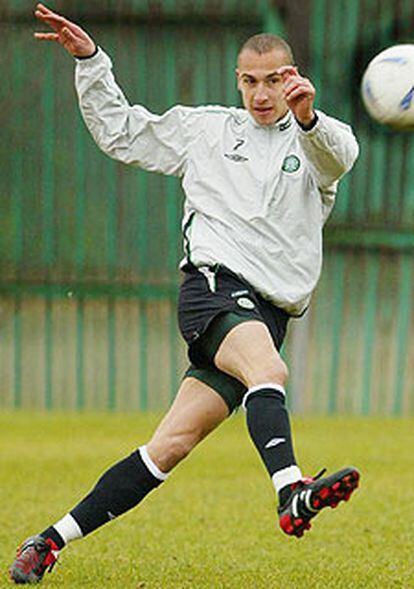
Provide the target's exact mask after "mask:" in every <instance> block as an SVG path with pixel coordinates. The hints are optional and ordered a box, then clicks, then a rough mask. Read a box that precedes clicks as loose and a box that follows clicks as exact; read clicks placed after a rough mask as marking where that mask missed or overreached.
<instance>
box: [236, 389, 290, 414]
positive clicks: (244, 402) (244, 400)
mask: <svg viewBox="0 0 414 589" xmlns="http://www.w3.org/2000/svg"><path fill="white" fill-rule="evenodd" d="M261 389H273V390H274V391H279V393H282V395H283V396H284V397H286V391H285V389H284V387H282V385H281V384H276V383H274V382H265V383H263V384H258V385H255V386H254V387H251V388H250V389H249V390H248V391H247V393H246V394H245V395H244V397H243V401H242V407H243V409H244V410H245V411H246V401H247V397H248V396H249V395H251V394H252V393H256V392H257V391H260V390H261Z"/></svg>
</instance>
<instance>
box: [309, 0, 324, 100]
mask: <svg viewBox="0 0 414 589" xmlns="http://www.w3.org/2000/svg"><path fill="white" fill-rule="evenodd" d="M325 1H326V0H313V2H312V11H311V22H310V36H311V37H310V47H311V50H310V51H311V56H312V57H311V61H312V79H313V81H314V83H315V87H316V90H317V102H318V104H320V103H321V101H322V98H323V93H322V92H323V82H324V79H323V71H324V63H325V58H324V55H325V29H326V24H325V23H326V7H325ZM321 15H323V16H321Z"/></svg>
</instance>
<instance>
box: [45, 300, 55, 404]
mask: <svg viewBox="0 0 414 589" xmlns="http://www.w3.org/2000/svg"><path fill="white" fill-rule="evenodd" d="M52 366H53V298H52V296H47V298H46V307H45V407H46V409H47V410H50V409H53V374H52Z"/></svg>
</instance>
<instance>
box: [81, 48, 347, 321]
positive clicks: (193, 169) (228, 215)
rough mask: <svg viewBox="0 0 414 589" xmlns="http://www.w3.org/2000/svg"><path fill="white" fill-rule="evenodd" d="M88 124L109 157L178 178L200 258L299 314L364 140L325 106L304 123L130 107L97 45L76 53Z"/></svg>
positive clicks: (187, 235) (191, 247)
mask: <svg viewBox="0 0 414 589" xmlns="http://www.w3.org/2000/svg"><path fill="white" fill-rule="evenodd" d="M75 78H76V89H77V93H78V96H79V103H80V108H81V112H82V115H83V118H84V120H85V123H86V125H87V127H88V129H89V131H90V132H91V134H92V136H93V138H94V139H95V141H96V143H97V144H98V146H99V147H100V148H101V149H102V150H103V151H104V152H105V153H106V154H108V155H109V156H110V157H112V158H114V159H116V160H118V161H121V162H124V163H125V164H133V165H136V166H139V167H140V168H143V169H144V170H148V171H152V172H160V173H162V174H171V175H175V176H178V177H180V178H181V181H182V186H183V189H184V193H185V196H186V198H185V204H184V218H183V231H184V247H185V255H186V259H187V260H190V261H191V262H192V263H193V264H195V265H196V266H203V265H214V264H217V263H219V264H224V265H225V266H227V267H228V268H230V269H231V270H232V271H233V272H235V273H237V274H239V275H241V276H242V277H243V278H244V279H245V280H247V281H248V282H249V283H250V284H251V285H252V286H253V287H254V288H255V289H256V290H257V291H258V292H259V293H260V294H262V296H264V297H265V298H267V299H269V300H270V301H271V302H272V303H274V304H275V305H277V306H278V307H281V308H283V309H285V310H286V311H287V312H288V313H290V314H292V315H299V314H300V313H301V312H302V311H303V310H304V309H305V308H306V306H307V305H308V303H309V299H310V295H311V293H312V291H313V290H314V288H315V286H316V284H317V281H318V278H319V275H320V271H321V264H322V227H323V224H324V222H325V220H326V219H327V217H328V215H329V213H330V211H331V209H332V207H333V204H334V201H335V194H336V187H337V181H338V179H339V178H340V177H341V176H342V175H343V174H345V173H346V172H347V171H348V170H349V169H350V168H351V167H352V165H353V163H354V161H355V159H356V158H357V155H358V144H357V141H356V139H355V137H354V135H353V134H352V131H351V129H350V127H349V126H347V125H345V124H344V123H342V122H340V121H338V120H336V119H333V118H331V117H328V116H327V115H325V114H324V113H322V112H320V111H318V112H317V114H318V122H317V124H316V125H315V127H313V129H312V130H310V131H303V130H302V129H301V128H300V126H299V125H298V124H297V122H296V121H295V119H294V117H293V116H292V114H291V113H288V114H287V115H286V116H285V117H284V118H283V119H282V120H280V121H278V122H277V123H276V124H274V125H272V126H266V127H265V126H260V125H259V124H257V123H256V122H255V121H254V119H253V117H252V116H251V115H250V114H249V113H248V112H247V111H246V110H245V109H240V108H225V107H221V106H202V107H197V108H190V107H185V106H175V107H173V108H172V109H171V110H168V111H167V112H166V113H165V114H163V115H160V116H159V115H155V114H153V113H151V112H149V111H148V110H147V109H146V108H144V107H143V106H131V105H130V104H129V103H128V102H127V100H126V98H125V97H124V94H123V93H122V91H121V89H120V88H119V86H118V85H117V84H116V82H115V79H114V76H113V74H112V64H111V60H110V59H109V57H108V56H107V55H106V54H105V53H104V52H103V51H102V49H99V51H98V53H97V54H96V55H95V56H94V57H92V58H90V59H86V60H77V64H76V76H75Z"/></svg>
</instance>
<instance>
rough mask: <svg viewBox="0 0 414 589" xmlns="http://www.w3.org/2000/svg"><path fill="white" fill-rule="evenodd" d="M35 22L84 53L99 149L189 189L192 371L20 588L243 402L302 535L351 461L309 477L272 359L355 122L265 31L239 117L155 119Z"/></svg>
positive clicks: (186, 289)
mask: <svg viewBox="0 0 414 589" xmlns="http://www.w3.org/2000/svg"><path fill="white" fill-rule="evenodd" d="M35 14H36V17H37V18H38V19H39V20H40V21H41V22H42V23H44V24H47V25H49V26H50V27H51V28H52V29H53V30H52V32H47V33H36V34H35V36H36V38H37V39H40V40H46V41H55V42H57V43H59V44H60V45H62V46H63V47H64V48H65V49H66V50H67V51H68V52H69V53H70V54H71V55H72V56H73V57H74V58H75V60H76V90H77V93H78V97H79V104H80V109H81V111H82V115H83V118H84V120H85V123H86V125H87V127H88V129H89V131H90V132H91V134H92V136H93V138H94V140H95V141H96V143H97V144H98V146H99V147H100V148H101V149H102V150H103V151H104V152H105V153H106V154H108V155H109V156H110V157H112V158H114V159H116V160H118V161H121V162H124V163H126V164H131V165H135V166H139V167H140V168H143V169H145V170H150V171H153V172H160V173H163V174H172V175H175V176H178V177H180V178H181V180H182V185H183V188H184V192H185V196H186V199H185V211H184V219H183V224H182V227H183V237H184V249H185V258H184V260H183V262H182V264H181V270H182V272H183V276H184V278H183V282H182V286H181V290H180V297H179V325H180V330H181V332H182V335H183V337H184V338H185V340H186V342H187V344H188V352H189V358H190V361H191V365H190V367H189V369H188V371H187V372H186V375H185V377H184V379H183V381H182V384H181V386H180V389H179V391H178V393H177V396H176V399H175V401H174V403H173V404H172V407H171V408H170V410H169V411H168V413H167V414H166V416H165V417H164V419H163V420H162V422H161V424H160V425H159V426H158V428H157V429H156V431H155V433H154V434H153V436H152V438H151V439H150V440H149V441H148V442H147V443H146V444H144V445H142V446H140V447H139V448H138V449H136V450H134V451H133V452H132V453H131V454H130V455H129V456H128V457H126V458H124V459H123V460H121V461H120V462H118V463H117V464H115V465H114V466H112V467H111V468H110V469H109V470H108V471H107V472H105V473H104V474H103V475H102V476H101V478H100V479H99V480H98V482H97V483H96V486H95V487H94V488H93V489H92V490H91V491H90V493H89V494H88V495H87V496H86V497H85V498H84V499H83V500H82V501H81V502H80V503H79V504H78V505H76V506H75V507H74V508H73V509H72V510H71V511H70V512H69V513H68V514H66V515H65V516H64V517H63V518H62V519H60V520H59V521H57V522H56V523H54V524H53V525H51V526H50V527H48V528H46V529H45V530H44V531H42V532H41V533H40V534H38V535H35V536H33V537H31V538H29V539H28V540H26V541H25V542H24V543H23V544H22V545H21V547H20V548H19V549H18V553H17V557H16V560H15V561H14V563H13V565H12V567H11V569H10V574H11V577H12V579H13V580H14V581H15V582H16V583H30V582H36V581H39V580H41V578H42V577H43V574H44V572H45V571H46V570H47V569H48V568H49V569H51V568H52V567H53V565H54V563H55V562H56V558H57V555H58V553H59V551H60V550H62V549H63V547H64V546H65V545H66V544H68V543H69V542H71V541H73V540H75V539H77V538H82V537H83V536H86V535H88V534H90V533H91V532H93V531H94V530H96V529H97V528H99V527H100V526H102V525H103V524H105V523H107V522H108V521H110V520H112V519H114V518H116V517H118V516H119V515H121V514H123V513H125V512H126V511H128V510H129V509H132V508H133V507H135V506H136V505H137V504H138V503H140V501H142V500H143V499H144V497H145V496H146V495H147V494H148V493H150V492H151V491H152V490H153V489H155V488H156V487H159V486H160V485H161V484H162V483H163V481H165V479H166V478H167V477H168V476H169V474H170V472H171V471H172V470H173V468H174V467H175V466H176V465H177V464H178V463H179V462H180V461H181V460H183V458H185V457H186V456H187V455H188V454H189V453H190V452H191V450H192V449H193V448H194V447H195V446H196V445H197V444H198V443H199V442H200V441H201V440H202V439H203V438H204V437H205V436H207V435H208V434H209V433H210V432H211V431H212V430H214V429H215V428H216V427H217V426H218V425H219V424H220V423H221V422H222V421H224V420H225V419H226V418H227V417H228V416H229V415H230V414H231V413H232V412H233V411H234V410H235V409H236V408H237V407H238V406H239V405H242V406H243V408H244V410H245V412H246V420H247V427H248V431H249V434H250V436H251V439H252V441H253V443H254V444H255V446H256V448H257V450H258V453H259V454H260V457H261V459H262V460H263V462H264V465H265V467H266V469H267V471H268V473H269V476H270V478H271V480H272V482H273V485H274V487H275V490H276V493H277V496H278V501H279V508H278V513H279V523H280V527H281V529H282V530H283V532H285V533H286V534H289V535H292V536H296V537H301V536H302V535H303V533H304V531H305V530H308V529H309V528H310V526H311V523H310V522H311V519H312V518H314V517H315V516H316V515H317V514H318V513H319V512H320V511H321V509H323V508H325V507H335V506H336V505H337V504H338V503H339V502H340V501H342V500H347V499H348V498H349V496H350V495H351V493H352V492H353V490H354V489H355V488H356V487H357V485H358V481H359V473H358V471H357V470H356V469H355V468H353V467H347V468H343V469H342V470H339V471H338V472H335V473H333V474H331V475H330V476H326V477H322V474H323V473H320V474H319V475H318V476H316V477H314V478H304V477H303V476H302V473H301V470H300V468H299V466H298V465H297V462H296V458H295V455H294V450H293V443H292V435H291V428H290V424H289V416H288V412H287V410H286V406H285V397H286V390H285V385H286V381H287V377H288V370H287V367H286V364H285V362H284V361H283V360H282V358H281V356H280V355H279V351H278V350H279V349H280V347H281V345H282V342H283V338H284V336H285V332H286V326H287V323H288V320H289V317H291V316H300V315H301V314H303V313H304V312H305V311H306V308H307V306H308V304H309V299H310V296H311V293H312V291H313V290H314V288H315V286H316V283H317V281H318V278H319V274H320V270H321V262H322V227H323V224H324V222H325V221H326V219H327V217H328V215H329V213H330V211H331V209H332V206H333V204H334V200H335V193H336V188H337V181H338V179H339V178H340V177H342V176H343V175H344V174H345V173H346V172H348V171H349V170H350V168H351V167H352V165H353V163H354V161H355V159H356V157H357V155H358V145H357V141H356V139H355V137H354V135H353V134H352V131H351V129H350V128H349V127H348V126H347V125H345V124H344V123H342V122H339V121H338V120H335V119H334V118H331V117H329V116H327V115H326V114H324V113H323V112H320V111H316V110H315V109H314V98H315V88H314V87H313V85H312V83H311V82H310V81H309V80H308V79H307V78H304V77H302V76H301V75H300V74H299V73H298V70H297V68H296V67H295V66H294V61H293V55H292V51H291V48H290V47H289V45H288V44H287V43H286V42H285V41H284V40H282V39H281V38H279V37H277V36H274V35H268V34H260V35H255V36H254V37H252V38H250V39H248V40H247V42H246V43H245V44H244V45H243V47H242V48H241V50H240V53H239V55H238V61H237V69H236V76H237V84H238V89H239V90H240V92H241V96H242V100H243V104H244V108H243V109H241V108H227V107H221V106H202V107H198V108H189V107H184V106H175V107H174V108H172V109H171V110H169V111H168V112H166V113H165V114H163V115H161V116H158V115H155V114H152V113H151V112H149V111H148V110H147V109H146V108H144V107H143V106H131V105H130V104H128V102H127V100H126V98H125V97H124V95H123V93H122V91H121V89H120V88H119V87H118V85H117V84H116V81H115V79H114V76H113V74H112V64H111V60H110V58H109V57H108V56H107V55H106V54H105V52H104V51H103V49H102V48H100V47H98V46H97V45H96V44H95V43H94V41H93V40H92V39H91V38H90V37H89V35H88V34H87V33H86V32H85V31H84V30H82V29H81V28H80V27H78V26H77V25H75V24H73V23H72V22H70V21H68V20H67V19H65V18H64V17H62V16H60V15H58V14H56V13H54V12H52V11H51V10H49V9H48V8H47V7H46V6H44V5H42V4H38V5H37V8H36V12H35Z"/></svg>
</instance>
